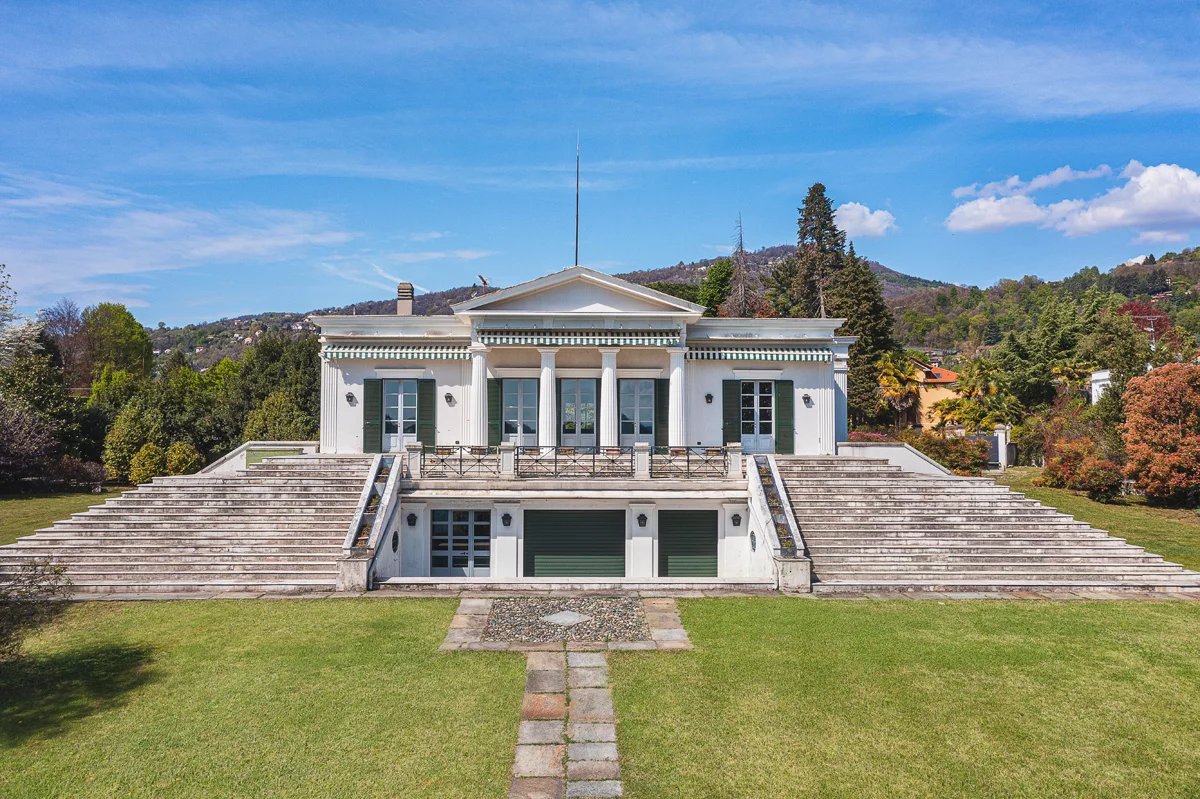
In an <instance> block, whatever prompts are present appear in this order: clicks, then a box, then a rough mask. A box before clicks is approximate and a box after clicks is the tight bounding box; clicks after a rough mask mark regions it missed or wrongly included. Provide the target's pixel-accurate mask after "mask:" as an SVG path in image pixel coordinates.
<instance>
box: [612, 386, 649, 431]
mask: <svg viewBox="0 0 1200 799" xmlns="http://www.w3.org/2000/svg"><path fill="white" fill-rule="evenodd" d="M617 385H618V387H619V389H618V394H619V397H618V402H617V404H618V405H620V409H621V416H620V419H621V442H620V443H621V446H622V447H632V446H633V445H634V444H650V445H651V446H653V445H654V381H653V380H621V381H619V382H618V383H617Z"/></svg>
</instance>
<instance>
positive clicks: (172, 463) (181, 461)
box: [167, 441, 204, 474]
mask: <svg viewBox="0 0 1200 799" xmlns="http://www.w3.org/2000/svg"><path fill="white" fill-rule="evenodd" d="M203 465H204V459H203V458H201V457H200V452H199V451H198V450H197V449H196V448H195V447H193V446H192V445H191V443H189V442H187V441H176V442H175V443H174V444H172V445H171V446H169V447H167V474H192V473H194V472H198V471H200V467H201V466H203Z"/></svg>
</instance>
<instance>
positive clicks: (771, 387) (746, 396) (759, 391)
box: [742, 380, 775, 452]
mask: <svg viewBox="0 0 1200 799" xmlns="http://www.w3.org/2000/svg"><path fill="white" fill-rule="evenodd" d="M742 450H743V451H744V452H774V451H775V383H774V381H771V380H744V381H742Z"/></svg>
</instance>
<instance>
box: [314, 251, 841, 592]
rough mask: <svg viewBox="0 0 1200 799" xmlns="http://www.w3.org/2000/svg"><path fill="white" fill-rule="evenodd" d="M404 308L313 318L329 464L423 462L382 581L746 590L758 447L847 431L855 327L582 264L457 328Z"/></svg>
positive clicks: (483, 300) (473, 302) (446, 319)
mask: <svg viewBox="0 0 1200 799" xmlns="http://www.w3.org/2000/svg"><path fill="white" fill-rule="evenodd" d="M397 296H398V299H397V313H396V314H395V315H386V316H377V315H371V316H317V317H313V319H312V321H313V322H314V323H316V324H317V325H318V326H319V327H320V331H321V342H322V350H321V352H322V355H321V360H322V373H321V374H322V393H321V434H320V436H321V437H320V450H321V452H322V453H323V454H345V453H398V452H404V453H405V456H406V461H407V464H408V466H409V468H410V470H411V477H412V479H413V487H412V488H411V490H409V491H407V492H405V493H404V494H403V497H402V506H403V510H401V511H400V515H401V516H402V517H404V518H405V519H407V521H408V523H407V524H401V525H400V529H399V531H398V534H397V536H396V540H395V541H394V542H393V543H394V548H393V552H395V557H394V558H393V559H392V562H390V563H389V562H388V561H389V559H388V557H387V552H386V547H384V548H382V553H383V554H382V556H379V555H376V556H375V559H374V563H373V566H372V569H373V574H372V575H371V577H372V578H373V579H380V578H384V579H386V578H388V577H398V578H408V577H411V578H423V577H430V578H433V577H446V576H461V577H489V578H504V579H510V580H521V579H528V578H548V577H578V578H583V577H606V578H630V579H650V580H653V579H658V578H671V577H709V578H728V579H740V578H746V577H749V576H750V575H751V572H754V571H755V570H756V569H755V567H753V566H752V564H751V562H750V561H751V553H752V552H753V551H754V550H755V549H756V548H757V547H756V546H755V545H754V544H752V543H751V541H750V537H751V536H752V535H753V534H752V533H751V530H750V526H751V525H749V524H743V523H742V520H743V519H748V518H749V513H748V508H747V492H746V483H745V480H744V477H743V474H742V456H741V453H743V452H745V453H780V454H789V455H790V454H809V455H832V454H834V453H835V452H836V444H837V441H838V440H839V439H843V440H844V439H845V433H846V373H847V349H848V347H849V345H850V344H851V343H852V342H853V341H854V339H853V338H847V337H838V336H836V335H835V331H836V330H837V328H838V327H839V326H841V325H842V323H843V322H844V321H845V320H842V319H718V318H706V317H704V316H703V313H704V308H703V307H702V306H699V305H696V304H694V303H691V302H686V301H684V300H681V299H679V298H677V297H672V296H670V295H667V294H663V293H661V292H658V291H654V290H651V289H648V288H645V287H644V286H639V285H635V284H633V283H629V282H627V281H624V280H620V279H618V278H615V277H612V276H610V275H606V274H603V273H601V272H597V271H594V270H592V269H587V268H584V267H573V268H569V269H564V270H562V271H561V272H556V273H554V274H551V275H547V276H545V277H540V278H537V279H536V280H531V281H529V282H527V283H522V284H520V285H517V286H513V287H511V288H507V289H503V290H500V291H495V292H492V293H488V294H484V295H482V296H479V297H475V298H473V299H470V300H467V301H466V302H461V303H459V304H457V305H455V306H454V307H453V313H452V314H451V315H447V316H413V315H412V287H411V285H409V284H407V283H402V284H400V286H399V287H398V292H397ZM456 478H457V479H456ZM479 478H487V479H486V480H481V479H479ZM757 535H758V536H759V537H760V539H759V540H762V539H761V537H762V536H764V535H766V533H765V532H764V531H762V530H761V529H760V530H759V531H758V533H757ZM770 569H771V567H770V565H769V558H768V563H767V565H765V566H762V567H761V568H759V569H758V571H764V570H765V571H770Z"/></svg>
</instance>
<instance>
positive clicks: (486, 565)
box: [429, 510, 492, 577]
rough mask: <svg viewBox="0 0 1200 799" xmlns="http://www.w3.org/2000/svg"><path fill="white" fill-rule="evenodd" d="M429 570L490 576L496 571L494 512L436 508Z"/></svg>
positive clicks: (449, 574) (440, 574)
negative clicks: (494, 566)
mask: <svg viewBox="0 0 1200 799" xmlns="http://www.w3.org/2000/svg"><path fill="white" fill-rule="evenodd" d="M429 573H430V574H431V575H433V576H434V577H487V576H489V575H490V574H491V573H492V512H491V511H490V510H435V511H433V513H432V515H431V517H430V531H429Z"/></svg>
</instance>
